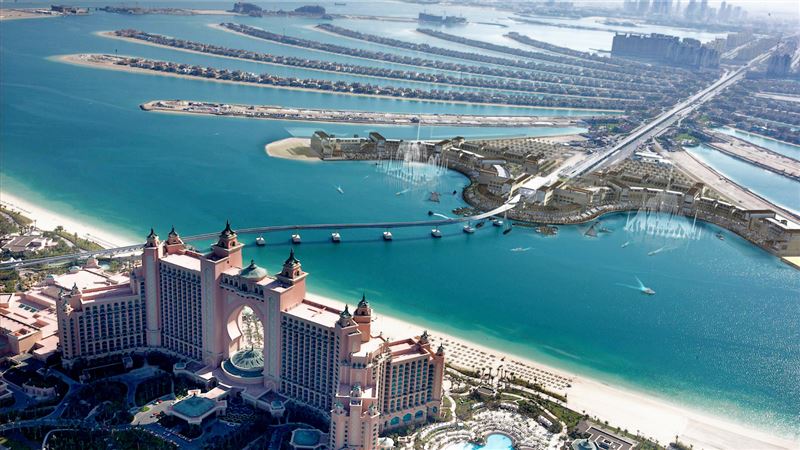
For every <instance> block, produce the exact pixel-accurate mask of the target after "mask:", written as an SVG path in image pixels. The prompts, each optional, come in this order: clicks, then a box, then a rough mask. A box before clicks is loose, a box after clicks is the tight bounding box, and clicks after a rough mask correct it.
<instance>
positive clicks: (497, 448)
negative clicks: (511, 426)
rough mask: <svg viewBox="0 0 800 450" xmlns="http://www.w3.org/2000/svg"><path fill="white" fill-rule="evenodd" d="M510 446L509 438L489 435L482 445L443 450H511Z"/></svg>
mask: <svg viewBox="0 0 800 450" xmlns="http://www.w3.org/2000/svg"><path fill="white" fill-rule="evenodd" d="M511 444H512V443H511V438H509V437H508V436H506V435H504V434H490V435H489V436H488V437H487V438H486V444H484V445H475V444H469V443H463V444H454V445H451V446H449V447H446V448H445V450H513V449H514V446H513V445H511Z"/></svg>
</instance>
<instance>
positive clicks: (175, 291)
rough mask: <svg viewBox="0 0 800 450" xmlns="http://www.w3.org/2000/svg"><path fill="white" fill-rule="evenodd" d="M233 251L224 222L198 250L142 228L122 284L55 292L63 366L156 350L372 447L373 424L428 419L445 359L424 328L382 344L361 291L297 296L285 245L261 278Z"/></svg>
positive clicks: (437, 399) (302, 290)
mask: <svg viewBox="0 0 800 450" xmlns="http://www.w3.org/2000/svg"><path fill="white" fill-rule="evenodd" d="M243 247H244V245H242V243H241V242H240V241H239V240H238V236H237V235H236V233H235V232H234V231H233V230H232V229H231V227H230V224H227V225H226V227H225V229H224V230H223V231H222V232H221V233H220V235H219V238H218V240H217V243H216V244H214V245H213V246H212V247H211V251H210V252H208V253H199V252H196V251H193V250H191V249H189V248H188V247H187V246H186V245H185V244H184V243H183V241H182V240H181V238H180V236H179V235H178V233H176V232H175V230H174V229H173V230H172V231H170V233H169V235H168V237H167V240H166V241H164V242H161V241H160V240H159V238H158V236H157V235H156V234H155V232H153V231H152V230H151V232H150V235H148V236H147V241H146V243H145V246H144V250H143V255H142V265H141V266H140V267H137V268H136V269H135V270H134V271H133V272H132V273H131V276H130V279H129V281H128V282H127V283H119V284H118V285H114V286H104V287H102V288H97V289H84V290H82V289H80V288H78V287H77V286H76V287H75V288H74V289H72V290H71V291H70V292H67V293H65V294H63V295H62V296H61V298H60V299H59V302H58V303H59V304H58V322H59V339H60V342H61V349H62V353H63V361H64V364H66V365H68V366H69V365H72V364H74V363H75V362H77V361H80V360H86V359H92V358H96V357H101V356H107V355H109V354H115V353H117V354H120V353H122V354H124V353H130V352H132V351H137V350H148V349H159V350H162V351H167V352H169V353H172V354H175V355H177V356H180V357H181V358H182V359H184V360H185V362H183V363H181V365H180V370H181V371H182V372H188V374H189V376H193V377H195V378H196V379H198V380H199V381H206V382H208V381H211V380H215V381H216V382H217V384H218V387H220V388H221V390H222V391H223V392H238V393H240V394H241V396H242V398H243V399H244V400H245V401H247V402H248V403H251V404H253V405H255V406H257V407H263V408H264V409H266V410H269V411H271V412H273V413H274V411H275V410H279V411H281V412H282V411H283V406H282V405H283V404H284V403H288V402H295V403H299V404H302V405H304V406H306V407H308V408H312V409H314V410H317V411H318V412H319V413H320V415H322V416H324V417H326V418H327V419H328V420H330V426H331V430H330V448H336V449H344V448H347V449H350V448H353V449H355V448H357V449H364V450H371V449H374V448H378V446H379V439H378V434H379V433H380V432H381V431H383V430H386V429H391V428H397V427H401V426H407V425H411V424H415V423H421V422H425V421H427V420H429V419H430V418H436V417H438V416H439V414H440V408H441V403H442V379H443V376H444V357H445V355H444V349H443V348H442V347H441V346H440V347H439V348H438V349H436V350H434V349H432V348H431V343H430V341H429V339H428V335H427V332H423V333H421V334H420V335H419V336H409V337H405V338H401V339H397V340H390V339H388V338H386V337H384V336H383V334H382V333H380V332H379V330H375V329H373V324H372V320H373V315H372V308H371V307H370V305H369V302H368V301H367V299H366V297H362V298H361V300H360V301H359V302H358V305H357V306H356V308H355V310H354V311H353V312H352V313H351V312H350V309H349V307H347V306H345V307H344V308H343V309H342V308H336V307H333V306H331V304H330V303H328V302H324V301H322V300H319V299H315V298H313V297H312V296H311V295H310V294H308V293H307V292H306V277H307V273H306V272H305V271H304V270H303V267H302V265H301V264H300V261H299V260H298V259H297V258H296V257H295V255H294V251H292V252H291V253H290V254H289V257H288V258H287V259H286V261H285V262H284V263H283V266H282V267H281V270H280V272H279V273H277V274H276V275H274V276H271V275H269V274H268V273H267V271H266V270H265V269H264V268H261V267H259V266H257V265H256V264H255V263H254V262H251V263H250V264H249V265H247V266H244V265H243V264H242V248H243ZM244 308H249V309H250V310H252V311H253V315H254V316H255V317H256V318H257V320H258V321H259V322H260V324H261V325H262V327H263V335H262V336H263V337H259V338H258V339H255V342H256V343H257V345H254V344H253V342H254V339H253V336H252V333H251V332H250V331H249V330H246V329H243V328H244V327H243V322H242V319H241V318H240V317H241V313H242V311H243V310H244ZM258 345H260V347H258ZM215 391H217V390H216V389H215ZM276 402H277V404H278V407H276V406H275V405H276Z"/></svg>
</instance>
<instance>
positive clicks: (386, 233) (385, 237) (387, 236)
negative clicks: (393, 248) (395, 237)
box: [383, 231, 392, 241]
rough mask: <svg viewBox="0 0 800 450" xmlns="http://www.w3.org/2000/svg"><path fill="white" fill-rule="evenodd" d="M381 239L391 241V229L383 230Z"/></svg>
mask: <svg viewBox="0 0 800 450" xmlns="http://www.w3.org/2000/svg"><path fill="white" fill-rule="evenodd" d="M383 240H384V241H391V240H392V232H391V231H384V232H383Z"/></svg>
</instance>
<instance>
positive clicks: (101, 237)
mask: <svg viewBox="0 0 800 450" xmlns="http://www.w3.org/2000/svg"><path fill="white" fill-rule="evenodd" d="M0 204H2V205H3V206H4V207H6V208H8V209H11V210H13V211H18V212H20V213H22V215H24V216H26V217H28V218H29V219H32V220H35V221H36V226H37V227H38V228H40V229H42V230H48V231H52V230H55V228H56V227H57V226H61V227H63V228H64V229H65V230H66V231H68V232H70V233H78V236H79V237H82V238H85V239H89V240H91V241H94V242H96V243H98V244H100V245H101V246H103V247H105V248H114V247H122V246H125V245H131V244H135V243H136V242H132V241H131V239H130V238H126V237H124V236H120V235H117V234H114V233H110V232H108V231H107V230H105V229H103V228H99V227H93V226H90V225H86V224H85V223H83V222H80V221H78V220H75V219H72V218H70V217H67V216H63V215H59V214H57V213H54V212H52V211H50V210H49V209H47V208H45V207H42V206H40V205H37V204H36V203H34V202H30V201H27V200H25V199H23V198H20V197H18V196H15V195H12V194H9V193H8V192H7V191H6V190H5V189H3V190H2V191H0Z"/></svg>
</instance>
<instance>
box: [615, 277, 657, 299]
mask: <svg viewBox="0 0 800 450" xmlns="http://www.w3.org/2000/svg"><path fill="white" fill-rule="evenodd" d="M634 278H636V283H638V286H632V285H630V284H623V283H616V284H617V286H622V287H626V288H628V289H633V290H635V291H639V292H641V293H642V294H646V295H655V293H656V291H654V290H652V289H651V288H649V287H647V286H645V285H644V283H642V280H640V279H639V277H634Z"/></svg>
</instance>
